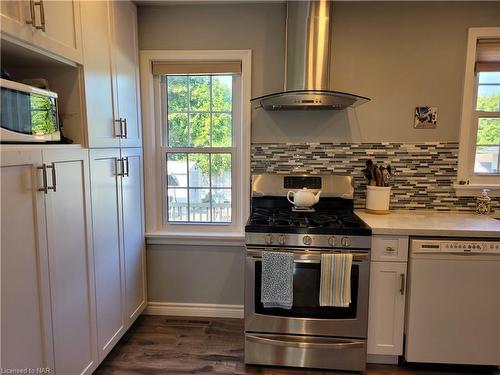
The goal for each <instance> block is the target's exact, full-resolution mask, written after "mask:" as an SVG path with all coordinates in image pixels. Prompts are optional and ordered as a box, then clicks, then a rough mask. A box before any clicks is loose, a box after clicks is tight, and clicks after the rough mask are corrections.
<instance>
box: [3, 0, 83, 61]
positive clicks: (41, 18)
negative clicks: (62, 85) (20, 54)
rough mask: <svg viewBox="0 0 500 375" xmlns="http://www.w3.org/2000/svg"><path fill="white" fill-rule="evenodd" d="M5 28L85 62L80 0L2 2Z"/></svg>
mask: <svg viewBox="0 0 500 375" xmlns="http://www.w3.org/2000/svg"><path fill="white" fill-rule="evenodd" d="M0 12H1V20H2V26H1V29H2V32H4V33H6V34H8V35H9V36H11V37H13V38H15V39H19V40H21V41H23V42H26V43H28V44H30V45H33V46H35V47H38V48H40V49H43V50H46V51H49V52H51V53H53V54H55V55H58V56H62V57H64V58H66V59H68V60H71V61H73V62H76V63H81V62H82V40H81V36H82V35H81V20H80V2H79V1H77V0H64V1H47V0H37V1H35V0H29V1H26V0H18V1H2V2H1V10H0Z"/></svg>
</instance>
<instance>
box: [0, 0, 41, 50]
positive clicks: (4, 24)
mask: <svg viewBox="0 0 500 375" xmlns="http://www.w3.org/2000/svg"><path fill="white" fill-rule="evenodd" d="M0 19H1V23H0V25H1V30H2V32H4V33H7V34H10V35H13V36H15V37H16V38H19V39H21V40H24V41H28V42H29V41H31V40H32V39H33V33H34V32H35V29H34V28H33V26H32V25H30V24H28V23H26V21H30V20H31V14H30V2H29V1H20V0H5V1H4V0H2V1H0Z"/></svg>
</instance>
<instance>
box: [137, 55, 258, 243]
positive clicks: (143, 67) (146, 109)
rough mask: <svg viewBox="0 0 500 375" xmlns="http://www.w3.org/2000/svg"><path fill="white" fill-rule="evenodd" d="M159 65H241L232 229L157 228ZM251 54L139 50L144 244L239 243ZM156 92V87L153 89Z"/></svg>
mask: <svg viewBox="0 0 500 375" xmlns="http://www.w3.org/2000/svg"><path fill="white" fill-rule="evenodd" d="M161 60H183V61H186V60H203V61H210V60H214V61H221V60H222V61H223V60H239V61H241V85H242V94H241V98H240V100H241V104H240V108H241V132H240V133H239V135H238V137H239V139H238V144H239V145H240V147H241V158H240V160H236V161H233V168H238V169H239V171H240V173H239V178H237V179H236V180H235V181H233V184H234V186H235V190H236V191H238V192H239V194H240V196H239V199H238V200H237V202H236V203H235V205H234V207H233V212H234V214H233V218H234V225H230V226H227V225H211V224H207V225H196V224H175V225H170V226H169V228H172V227H173V228H174V229H175V232H174V231H172V230H170V229H169V230H166V229H165V226H164V225H163V207H162V204H163V203H162V202H163V199H162V194H163V192H162V188H161V187H162V158H163V157H164V155H162V153H161V151H160V150H159V148H158V147H157V145H158V142H159V141H160V140H161V136H162V134H161V131H162V129H161V126H162V125H161V119H159V118H157V117H158V116H155V107H156V106H155V104H159V103H158V101H159V100H160V95H159V92H158V90H157V89H156V90H155V80H156V79H158V77H156V78H155V77H154V76H153V74H152V71H151V67H152V62H153V61H161ZM251 62H252V51H251V50H223V51H216V50H202V51H184V50H167V51H160V50H143V51H141V52H140V75H141V81H140V82H141V98H142V100H141V109H142V124H143V144H144V184H145V190H144V191H145V208H146V238H147V239H148V243H155V244H185V245H209V244H210V245H220V246H235V245H242V244H243V243H244V238H245V232H244V226H245V221H246V219H247V217H248V215H249V210H250V183H249V181H250V123H251V117H250V116H251V112H250V98H251ZM156 87H159V85H156Z"/></svg>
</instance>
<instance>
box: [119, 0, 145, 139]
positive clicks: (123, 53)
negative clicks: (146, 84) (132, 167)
mask: <svg viewBox="0 0 500 375" xmlns="http://www.w3.org/2000/svg"><path fill="white" fill-rule="evenodd" d="M112 4H113V31H114V60H115V61H114V69H115V79H116V82H115V85H116V95H115V96H116V102H117V108H118V117H120V118H123V119H124V120H125V121H126V124H125V127H126V137H124V138H122V139H121V146H122V147H142V138H141V121H140V110H139V106H140V100H139V55H138V52H139V49H138V43H137V10H136V7H135V5H134V4H132V3H131V2H129V1H114V2H113V3H112Z"/></svg>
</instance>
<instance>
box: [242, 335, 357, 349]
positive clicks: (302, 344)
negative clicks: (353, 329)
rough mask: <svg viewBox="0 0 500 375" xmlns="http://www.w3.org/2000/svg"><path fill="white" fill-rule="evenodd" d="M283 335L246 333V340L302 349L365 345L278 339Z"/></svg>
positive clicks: (347, 342)
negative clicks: (265, 335)
mask: <svg viewBox="0 0 500 375" xmlns="http://www.w3.org/2000/svg"><path fill="white" fill-rule="evenodd" d="M280 337H283V336H267V337H264V336H255V335H247V336H246V339H247V340H248V341H253V342H256V343H258V344H267V345H273V346H285V347H294V348H303V349H359V348H364V347H365V342H364V341H354V340H349V341H339V340H335V339H333V340H328V341H326V340H325V342H308V341H291V340H286V338H283V339H280Z"/></svg>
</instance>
